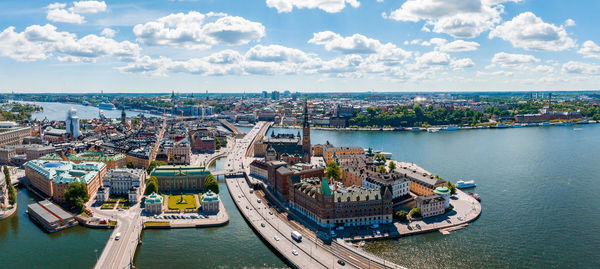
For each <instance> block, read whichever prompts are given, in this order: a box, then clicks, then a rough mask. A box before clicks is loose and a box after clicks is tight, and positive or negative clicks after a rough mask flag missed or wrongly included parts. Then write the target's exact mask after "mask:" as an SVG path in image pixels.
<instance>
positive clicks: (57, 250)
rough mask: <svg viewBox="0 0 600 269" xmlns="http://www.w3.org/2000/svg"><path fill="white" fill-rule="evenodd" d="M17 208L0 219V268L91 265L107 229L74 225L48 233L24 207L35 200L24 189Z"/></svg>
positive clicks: (21, 191)
mask: <svg viewBox="0 0 600 269" xmlns="http://www.w3.org/2000/svg"><path fill="white" fill-rule="evenodd" d="M17 199H18V204H19V208H18V209H17V212H16V213H15V214H14V215H13V216H11V217H10V218H8V219H5V220H3V221H0V253H1V254H0V268H92V267H93V266H94V264H95V262H96V253H95V252H94V250H98V255H100V253H101V252H102V249H103V248H104V244H105V243H106V240H108V237H109V234H110V231H109V230H100V229H87V228H84V227H81V226H75V227H73V228H70V229H68V230H64V231H60V232H56V233H52V234H48V233H45V232H44V231H43V230H42V229H41V228H40V227H38V226H37V225H36V224H35V223H34V222H33V221H32V220H30V219H29V217H28V216H27V214H26V213H25V210H27V205H28V204H31V203H35V202H36V200H34V199H33V197H32V196H30V195H29V194H28V192H27V190H25V189H21V190H19V191H18V194H17Z"/></svg>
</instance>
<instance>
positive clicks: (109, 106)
mask: <svg viewBox="0 0 600 269" xmlns="http://www.w3.org/2000/svg"><path fill="white" fill-rule="evenodd" d="M98 108H99V109H104V110H115V109H116V107H115V105H113V104H112V103H101V104H100V105H99V106H98Z"/></svg>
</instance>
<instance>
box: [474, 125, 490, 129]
mask: <svg viewBox="0 0 600 269" xmlns="http://www.w3.org/2000/svg"><path fill="white" fill-rule="evenodd" d="M487 128H490V127H488V126H486V125H480V126H476V127H475V129H487Z"/></svg>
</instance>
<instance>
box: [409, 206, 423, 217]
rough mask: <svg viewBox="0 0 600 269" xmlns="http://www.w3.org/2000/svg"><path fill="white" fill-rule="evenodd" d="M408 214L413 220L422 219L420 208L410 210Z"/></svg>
mask: <svg viewBox="0 0 600 269" xmlns="http://www.w3.org/2000/svg"><path fill="white" fill-rule="evenodd" d="M408 214H409V215H410V217H411V218H420V217H421V210H420V209H419V208H418V207H415V208H413V209H412V210H410V213H408Z"/></svg>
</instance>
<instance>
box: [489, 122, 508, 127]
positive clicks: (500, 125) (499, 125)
mask: <svg viewBox="0 0 600 269" xmlns="http://www.w3.org/2000/svg"><path fill="white" fill-rule="evenodd" d="M509 127H510V126H509V125H508V124H504V123H498V124H496V125H493V126H492V128H509Z"/></svg>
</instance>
